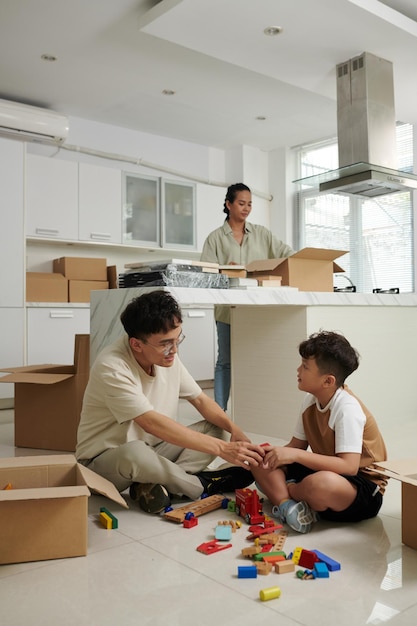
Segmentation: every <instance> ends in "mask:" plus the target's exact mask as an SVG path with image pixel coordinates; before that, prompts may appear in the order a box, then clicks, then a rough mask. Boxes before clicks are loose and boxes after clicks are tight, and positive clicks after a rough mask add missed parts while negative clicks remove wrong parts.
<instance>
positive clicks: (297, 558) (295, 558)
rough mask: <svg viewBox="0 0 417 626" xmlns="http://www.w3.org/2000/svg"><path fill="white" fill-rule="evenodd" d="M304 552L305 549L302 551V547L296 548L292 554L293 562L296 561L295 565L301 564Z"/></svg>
mask: <svg viewBox="0 0 417 626" xmlns="http://www.w3.org/2000/svg"><path fill="white" fill-rule="evenodd" d="M302 551H303V549H302V548H300V547H298V548H294V551H293V553H292V556H291V558H292V560H293V561H294V563H295V564H296V565H298V564H299V562H300V556H301V552H302Z"/></svg>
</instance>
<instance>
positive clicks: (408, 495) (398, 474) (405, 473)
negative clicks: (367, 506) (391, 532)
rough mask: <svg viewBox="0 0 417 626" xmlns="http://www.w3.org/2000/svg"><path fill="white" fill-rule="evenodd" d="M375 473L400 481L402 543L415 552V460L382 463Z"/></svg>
mask: <svg viewBox="0 0 417 626" xmlns="http://www.w3.org/2000/svg"><path fill="white" fill-rule="evenodd" d="M376 466H377V467H376V471H379V472H380V473H381V474H383V475H384V476H388V477H389V478H394V479H395V480H400V481H401V520H402V521H401V527H402V542H403V543H404V544H405V545H406V546H409V547H410V548H413V549H414V550H417V523H416V520H417V458H414V459H399V460H396V461H384V462H381V463H377V464H376Z"/></svg>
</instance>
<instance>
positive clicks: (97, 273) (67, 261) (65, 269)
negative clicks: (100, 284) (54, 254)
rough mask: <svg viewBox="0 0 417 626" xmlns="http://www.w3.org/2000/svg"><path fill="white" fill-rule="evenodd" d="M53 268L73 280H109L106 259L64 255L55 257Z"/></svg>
mask: <svg viewBox="0 0 417 626" xmlns="http://www.w3.org/2000/svg"><path fill="white" fill-rule="evenodd" d="M53 270H54V272H58V273H59V274H63V275H64V276H65V278H68V279H71V280H105V281H106V280H107V262H106V259H91V258H81V257H72V256H63V257H61V258H59V259H54V261H53Z"/></svg>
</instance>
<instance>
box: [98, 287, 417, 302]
mask: <svg viewBox="0 0 417 626" xmlns="http://www.w3.org/2000/svg"><path fill="white" fill-rule="evenodd" d="M154 289H165V290H167V291H169V292H170V293H172V295H173V296H174V297H175V298H176V299H177V300H178V302H180V303H181V304H182V305H184V306H187V305H189V306H210V305H211V306H212V305H216V304H224V305H229V306H246V305H251V306H253V305H255V306H274V305H290V306H417V293H403V294H375V293H346V292H337V293H335V292H318V291H317V292H311V291H298V290H297V289H294V288H288V287H287V288H286V287H277V288H271V287H258V288H253V289H193V288H186V287H131V288H128V289H108V290H103V291H93V292H92V293H91V303H92V305H93V304H94V303H97V302H99V301H100V302H103V300H105V301H106V302H107V303H108V304H109V305H111V304H112V303H113V304H115V303H116V302H117V303H119V304H120V303H126V304H127V303H128V302H129V301H130V300H131V299H132V298H134V297H135V296H138V295H140V294H141V293H146V292H148V291H151V290H154Z"/></svg>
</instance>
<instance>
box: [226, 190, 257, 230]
mask: <svg viewBox="0 0 417 626" xmlns="http://www.w3.org/2000/svg"><path fill="white" fill-rule="evenodd" d="M239 191H249V192H250V193H251V190H250V189H249V187H248V186H247V185H245V184H244V183H235V184H234V185H230V187H228V188H227V192H226V197H225V199H224V204H223V213H226V221H227V220H228V219H229V217H230V211H229V209H228V208H227V204H226V203H227V202H230V204H233V202H234V201H235V200H236V196H237V194H238V192H239Z"/></svg>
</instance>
